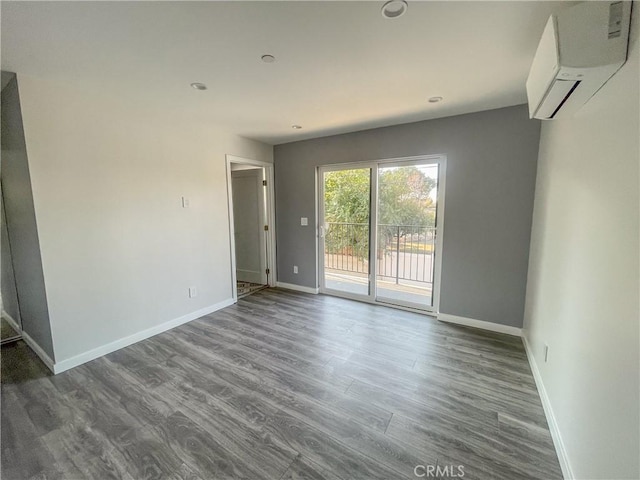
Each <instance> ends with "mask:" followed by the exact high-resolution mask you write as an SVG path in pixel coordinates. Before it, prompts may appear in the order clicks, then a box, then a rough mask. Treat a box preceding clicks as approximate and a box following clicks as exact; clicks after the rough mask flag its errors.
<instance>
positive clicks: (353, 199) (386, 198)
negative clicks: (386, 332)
mask: <svg viewBox="0 0 640 480" xmlns="http://www.w3.org/2000/svg"><path fill="white" fill-rule="evenodd" d="M443 189H444V158H442V157H422V158H412V159H401V160H393V161H379V162H371V163H367V164H357V165H352V166H336V167H323V168H320V169H319V202H318V203H319V219H320V235H319V237H320V242H319V253H320V262H319V263H320V265H319V267H320V268H319V271H320V287H321V291H323V292H324V293H329V294H334V295H339V296H345V297H349V298H355V299H360V300H367V301H371V302H380V303H386V304H391V305H398V306H403V307H409V308H415V309H420V310H425V311H437V308H438V305H437V303H438V293H439V272H440V259H441V252H440V251H441V243H442V242H441V234H440V232H441V229H442V220H443V218H442V214H443V205H442V200H443V198H444V197H443V193H444V190H443Z"/></svg>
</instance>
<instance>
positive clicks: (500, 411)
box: [1, 289, 561, 480]
mask: <svg viewBox="0 0 640 480" xmlns="http://www.w3.org/2000/svg"><path fill="white" fill-rule="evenodd" d="M1 360H2V362H1V364H2V369H1V372H2V378H1V380H2V382H1V383H2V386H1V387H2V403H1V419H2V420H1V421H2V424H1V427H2V428H1V432H2V445H1V448H2V465H1V466H2V470H1V478H2V479H3V480H22V479H31V478H33V479H43V480H44V479H60V480H62V479H64V480H76V479H77V480H80V479H82V480H85V479H97V480H102V479H124V480H134V479H135V480H138V479H171V480H174V479H175V480H210V479H214V478H215V479H264V480H294V479H299V480H320V479H326V480H365V479H367V480H368V479H377V480H395V479H399V478H407V479H410V478H413V479H415V478H417V477H416V476H415V474H414V468H415V467H416V466H417V465H424V466H425V467H426V466H428V467H430V468H434V466H437V467H439V468H440V469H439V470H438V474H439V478H460V477H459V475H457V476H456V475H455V474H456V473H459V470H457V468H458V467H463V469H464V472H465V477H464V478H470V479H472V480H485V479H487V480H488V479H507V478H508V479H510V480H530V479H534V478H536V479H540V478H544V479H550V480H551V479H556V478H561V471H560V467H559V463H558V459H557V456H556V453H555V450H554V446H553V442H552V439H551V435H550V433H549V429H548V426H547V423H546V419H545V417H544V411H543V410H542V405H541V402H540V398H539V395H538V392H537V389H536V385H535V382H534V380H533V376H532V374H531V369H530V367H529V364H528V361H527V358H526V355H525V352H524V348H523V345H522V341H521V339H519V338H517V337H512V336H508V335H500V334H496V333H492V332H487V331H482V330H476V329H472V328H466V327H461V326H458V325H452V324H446V323H442V322H438V321H436V320H434V319H433V318H431V317H428V316H425V315H419V314H415V313H412V312H407V311H400V310H393V309H389V308H386V307H382V306H377V305H369V304H363V303H358V302H353V301H349V300H345V299H341V298H337V297H329V296H324V295H310V294H303V293H298V292H292V291H287V290H281V289H266V290H262V291H259V292H256V293H254V294H252V295H250V296H247V297H244V298H242V299H240V300H239V302H238V303H237V304H235V305H233V306H230V307H228V308H225V309H223V310H220V311H218V312H215V313H212V314H210V315H206V316H204V317H202V318H200V319H197V320H195V321H193V322H190V323H187V324H184V325H182V326H180V327H177V328H175V329H172V330H170V331H167V332H165V333H162V334H159V335H156V336H155V337H152V338H149V339H147V340H144V341H142V342H139V343H137V344H134V345H131V346H129V347H126V348H123V349H121V350H118V351H116V352H113V353H110V354H109V355H107V356H105V357H102V358H99V359H96V360H94V361H92V362H89V363H87V364H84V365H82V366H79V367H76V368H74V369H72V370H69V371H67V372H64V373H62V374H59V375H55V376H52V375H51V374H50V373H49V372H48V370H47V368H46V367H45V366H44V364H42V362H41V361H40V360H39V359H38V358H37V357H36V356H35V355H34V354H33V352H31V350H30V349H29V348H28V347H27V346H26V344H24V342H22V341H19V342H16V343H14V344H10V345H6V346H3V347H2V358H1ZM444 467H447V468H446V469H445V468H444Z"/></svg>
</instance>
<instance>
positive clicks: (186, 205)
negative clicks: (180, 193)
mask: <svg viewBox="0 0 640 480" xmlns="http://www.w3.org/2000/svg"><path fill="white" fill-rule="evenodd" d="M190 205H191V202H190V201H189V197H182V208H189V206H190Z"/></svg>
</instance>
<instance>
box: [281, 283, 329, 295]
mask: <svg viewBox="0 0 640 480" xmlns="http://www.w3.org/2000/svg"><path fill="white" fill-rule="evenodd" d="M276 287H278V288H286V289H287V290H294V291H296V292H303V293H313V294H315V295H317V294H318V292H319V291H320V289H319V288H311V287H303V286H302V285H295V284H293V283H283V282H276Z"/></svg>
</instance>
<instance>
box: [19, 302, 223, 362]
mask: <svg viewBox="0 0 640 480" xmlns="http://www.w3.org/2000/svg"><path fill="white" fill-rule="evenodd" d="M233 303H234V302H233V299H232V298H229V299H227V300H223V301H222V302H219V303H216V304H214V305H210V306H208V307H205V308H202V309H200V310H196V311H195V312H191V313H188V314H187V315H183V316H182V317H178V318H174V319H173V320H169V321H168V322H165V323H162V324H160V325H156V326H155V327H151V328H148V329H146V330H143V331H141V332H138V333H134V334H133V335H129V336H128V337H124V338H121V339H119V340H116V341H114V342H111V343H107V344H106V345H102V346H100V347H97V348H94V349H93V350H89V351H87V352H84V353H81V354H80V355H76V356H74V357H71V358H68V359H66V360H62V361H59V362H56V363H55V364H53V368H52V370H53V373H61V372H64V371H65V370H69V369H70V368H73V367H77V366H78V365H82V364H83V363H87V362H90V361H91V360H94V359H96V358H99V357H102V356H104V355H107V354H108V353H111V352H115V351H116V350H120V349H121V348H124V347H127V346H129V345H131V344H133V343H137V342H139V341H141V340H144V339H146V338H149V337H153V336H154V335H158V334H159V333H162V332H166V331H167V330H171V329H172V328H175V327H177V326H179V325H182V324H183V323H187V322H190V321H192V320H195V319H197V318H200V317H202V316H204V315H208V314H210V313H213V312H215V311H217V310H220V309H222V308H225V307H228V306H229V305H233ZM27 343H29V342H27ZM36 353H37V352H36Z"/></svg>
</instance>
